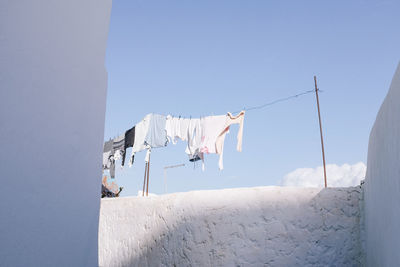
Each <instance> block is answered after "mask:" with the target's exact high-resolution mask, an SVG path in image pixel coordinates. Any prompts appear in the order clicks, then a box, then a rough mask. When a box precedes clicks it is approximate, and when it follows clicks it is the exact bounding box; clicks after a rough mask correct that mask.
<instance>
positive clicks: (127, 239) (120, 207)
mask: <svg viewBox="0 0 400 267" xmlns="http://www.w3.org/2000/svg"><path fill="white" fill-rule="evenodd" d="M361 195H362V194H361V188H360V187H350V188H335V189H333V188H330V189H318V188H314V189H311V188H287V187H259V188H242V189H225V190H216V191H195V192H188V193H178V194H171V195H165V196H155V197H149V198H142V197H127V198H119V199H104V200H102V201H101V211H100V228H99V263H100V266H360V265H362V262H363V260H362V251H361V245H360V212H359V210H360V209H359V206H360V199H361Z"/></svg>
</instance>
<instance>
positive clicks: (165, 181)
mask: <svg viewBox="0 0 400 267" xmlns="http://www.w3.org/2000/svg"><path fill="white" fill-rule="evenodd" d="M183 166H185V164H179V165H172V166H166V167H164V191H165V193H167V169H172V168H178V167H183Z"/></svg>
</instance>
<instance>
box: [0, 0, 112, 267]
mask: <svg viewBox="0 0 400 267" xmlns="http://www.w3.org/2000/svg"><path fill="white" fill-rule="evenodd" d="M110 12H111V0H35V1H33V0H2V1H0V101H1V104H0V173H1V174H0V175H1V179H0V180H1V183H0V188H1V189H0V191H1V193H0V195H1V201H0V240H1V242H0V266H97V264H98V242H97V241H98V220H99V209H100V200H99V193H100V183H101V153H102V144H103V134H104V115H105V102H106V87H107V73H106V70H105V68H104V57H105V49H106V42H107V33H108V25H109V17H110Z"/></svg>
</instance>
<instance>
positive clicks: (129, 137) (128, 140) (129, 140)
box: [122, 126, 135, 166]
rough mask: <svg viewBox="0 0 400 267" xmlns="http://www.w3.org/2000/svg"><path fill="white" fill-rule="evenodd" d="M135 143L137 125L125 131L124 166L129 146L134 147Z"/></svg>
mask: <svg viewBox="0 0 400 267" xmlns="http://www.w3.org/2000/svg"><path fill="white" fill-rule="evenodd" d="M134 143H135V126H133V127H132V128H131V129H129V130H128V131H126V132H125V145H124V154H123V157H122V166H124V165H125V156H126V149H127V148H128V147H133V144H134Z"/></svg>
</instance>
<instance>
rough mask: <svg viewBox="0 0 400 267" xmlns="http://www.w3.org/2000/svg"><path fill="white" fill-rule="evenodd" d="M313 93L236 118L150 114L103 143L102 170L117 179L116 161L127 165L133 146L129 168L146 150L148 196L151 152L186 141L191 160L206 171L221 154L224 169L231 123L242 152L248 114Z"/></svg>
mask: <svg viewBox="0 0 400 267" xmlns="http://www.w3.org/2000/svg"><path fill="white" fill-rule="evenodd" d="M316 90H318V89H316ZM313 92H315V91H314V90H308V91H304V92H301V93H298V94H295V95H291V96H288V97H284V98H280V99H276V100H274V101H271V102H268V103H265V104H262V105H259V106H253V107H250V108H245V107H244V108H243V110H242V111H235V112H233V114H235V113H239V114H237V115H233V114H232V113H230V112H228V113H227V114H226V115H219V116H214V115H212V116H208V117H200V118H197V119H192V118H191V117H190V119H185V118H181V116H179V117H174V116H171V115H168V116H165V115H160V114H154V113H150V114H147V115H146V116H145V117H144V118H143V120H141V121H140V122H139V123H137V124H136V125H134V126H133V127H132V128H130V129H129V130H127V131H126V132H125V133H124V134H122V135H120V136H118V137H116V138H114V139H110V140H109V141H107V142H105V143H104V151H103V170H106V169H109V170H110V176H111V178H114V177H115V162H116V160H118V159H121V158H122V163H121V166H122V167H123V166H124V162H125V156H126V150H127V148H129V147H132V150H131V151H132V155H131V157H130V164H129V165H130V166H131V165H132V163H133V160H134V156H135V153H137V152H140V151H143V150H147V153H146V157H145V162H146V166H145V175H144V183H143V192H144V189H145V185H146V184H147V189H146V195H147V192H148V191H147V190H148V183H149V166H150V153H151V149H152V148H158V147H165V146H167V144H168V143H172V144H176V141H177V140H178V139H179V140H181V141H186V142H187V147H186V150H185V152H186V154H187V155H188V156H189V161H192V162H195V161H197V160H201V161H202V169H203V170H204V155H205V154H219V163H218V165H219V169H220V170H222V169H223V164H222V157H223V147H224V139H225V135H226V134H227V133H228V132H229V128H230V126H231V125H232V124H239V132H238V136H237V150H238V151H241V150H242V148H241V147H242V135H243V120H244V115H245V113H246V111H251V110H259V109H262V108H265V107H267V106H271V105H274V104H277V103H280V102H284V101H288V100H290V99H294V98H297V97H299V96H303V95H306V94H310V93H313ZM143 194H144V193H143Z"/></svg>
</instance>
